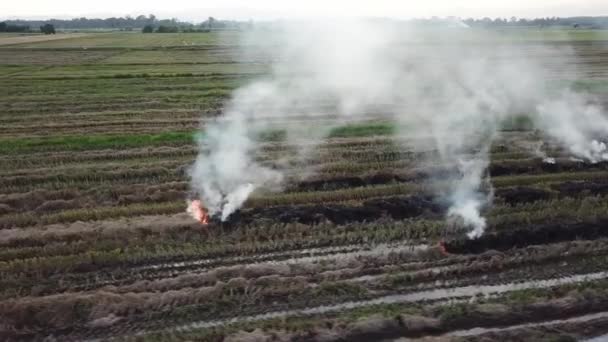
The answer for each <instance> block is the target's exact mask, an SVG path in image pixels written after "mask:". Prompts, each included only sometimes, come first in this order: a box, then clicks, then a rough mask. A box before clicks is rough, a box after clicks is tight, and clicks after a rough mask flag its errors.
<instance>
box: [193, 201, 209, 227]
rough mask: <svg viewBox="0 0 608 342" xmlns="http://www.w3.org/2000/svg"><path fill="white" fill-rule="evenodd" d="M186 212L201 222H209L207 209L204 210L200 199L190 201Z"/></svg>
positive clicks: (204, 223)
mask: <svg viewBox="0 0 608 342" xmlns="http://www.w3.org/2000/svg"><path fill="white" fill-rule="evenodd" d="M188 212H189V213H190V215H192V217H194V219H195V220H197V221H198V222H200V223H201V224H203V225H208V224H209V214H207V211H205V209H204V208H203V206H202V203H201V201H200V200H193V201H192V202H190V206H189V207H188Z"/></svg>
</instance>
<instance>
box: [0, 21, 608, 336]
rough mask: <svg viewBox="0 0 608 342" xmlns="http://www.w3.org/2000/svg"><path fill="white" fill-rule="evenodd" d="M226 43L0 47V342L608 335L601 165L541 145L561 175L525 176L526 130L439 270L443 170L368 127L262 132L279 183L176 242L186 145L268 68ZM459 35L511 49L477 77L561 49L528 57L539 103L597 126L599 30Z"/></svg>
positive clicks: (99, 39)
mask: <svg viewBox="0 0 608 342" xmlns="http://www.w3.org/2000/svg"><path fill="white" fill-rule="evenodd" d="M242 35H243V33H239V32H210V33H179V34H141V33H135V32H111V33H86V34H85V35H82V36H74V37H72V36H61V37H59V38H61V39H56V40H49V41H40V42H30V41H27V40H26V41H22V42H18V41H17V42H15V41H9V42H10V44H2V40H3V39H13V38H15V37H18V38H19V36H15V35H11V34H6V35H5V34H2V35H0V82H2V92H0V127H1V128H0V340H7V341H11V340H43V339H45V338H49V339H51V338H53V339H57V340H66V341H67V340H92V339H98V340H107V339H111V338H114V339H117V340H126V341H244V340H253V341H258V340H259V341H271V340H276V341H293V340H296V341H304V340H306V341H308V340H310V341H317V340H323V341H369V340H387V341H392V340H397V339H399V338H412V339H415V340H416V341H418V340H419V341H471V342H472V341H511V340H513V341H521V340H527V341H575V340H578V339H581V340H582V339H585V338H590V337H594V336H599V335H602V334H607V333H608V291H607V287H606V286H607V285H608V283H607V281H608V280H607V278H608V273H606V272H607V271H608V267H607V266H606V265H607V261H608V230H607V229H606V225H607V224H608V186H607V184H608V173H607V170H608V163H606V162H601V163H597V164H588V163H579V162H576V161H573V160H571V159H570V155H569V154H568V152H567V151H565V150H564V149H563V148H561V147H559V146H558V145H557V144H554V143H553V142H549V143H548V147H547V149H548V151H551V153H552V155H553V156H555V157H556V158H557V159H558V163H557V164H555V165H549V164H546V163H543V161H542V160H541V158H538V157H535V156H534V155H532V154H531V153H530V151H529V150H526V148H524V147H522V146H523V145H521V144H517V143H518V142H526V143H530V144H532V143H535V142H538V140H539V139H540V137H539V135H538V132H535V131H532V130H531V127H530V126H531V125H530V119H529V117H528V116H527V113H521V114H522V115H521V117H518V118H517V119H515V120H513V121H510V122H504V123H503V126H501V127H500V130H501V136H500V138H499V139H497V141H496V142H495V143H494V145H493V146H492V148H491V151H490V154H491V165H490V166H489V173H490V174H491V175H492V178H491V180H492V184H493V186H494V188H495V189H494V191H495V198H494V203H493V205H492V207H489V208H486V209H484V215H485V217H487V219H488V233H487V236H486V237H484V239H482V240H479V241H481V242H470V241H469V240H462V239H455V240H454V242H452V243H453V245H451V248H453V250H450V251H448V252H449V253H446V252H444V251H443V250H442V247H441V245H440V244H439V242H440V241H443V240H444V239H446V220H445V213H444V212H443V211H445V210H444V209H445V208H443V207H442V206H443V205H444V204H442V203H441V202H439V203H435V202H433V200H434V199H435V198H434V196H435V195H434V194H436V193H437V190H438V189H439V190H441V189H443V188H442V187H445V186H446V184H447V183H448V182H449V180H450V177H454V172H453V170H454V165H440V164H438V163H436V162H433V161H432V160H433V159H432V158H429V156H432V155H435V154H437V153H438V151H435V150H430V149H426V150H425V149H421V148H414V147H412V146H414V145H415V144H410V142H411V141H410V139H414V138H413V137H410V136H409V135H408V134H410V133H412V134H413V133H421V132H414V131H413V129H412V128H411V127H408V126H407V124H403V123H396V122H394V121H392V120H391V119H390V118H388V117H387V116H386V115H384V114H383V113H382V112H381V111H380V110H379V111H378V112H377V113H376V112H374V113H371V114H370V115H369V117H366V119H365V120H358V121H356V122H350V121H348V122H347V121H345V120H344V119H343V118H340V117H338V116H337V115H336V114H335V113H334V112H332V111H331V110H328V111H327V112H321V113H318V116H316V117H315V118H314V120H311V119H310V118H301V117H297V116H293V117H284V118H283V117H273V118H270V119H268V122H269V123H270V124H271V125H276V127H278V128H276V129H274V128H272V129H271V128H268V129H266V130H262V131H259V132H257V133H258V135H257V136H256V137H254V139H255V140H256V141H257V142H258V143H259V146H260V148H259V151H257V152H256V155H255V159H256V160H257V161H259V162H260V163H261V164H263V165H265V166H269V167H275V166H280V167H283V168H284V169H285V184H284V186H283V188H282V189H281V191H280V192H270V191H259V192H255V193H254V194H253V196H252V197H251V198H249V199H248V200H247V202H246V203H245V206H244V208H243V209H242V211H241V212H240V213H239V215H240V216H238V217H237V218H235V220H236V221H234V222H233V223H226V224H221V223H219V222H212V223H211V224H210V225H209V226H207V227H203V226H201V225H200V224H199V223H198V222H196V221H194V220H193V219H192V218H191V217H190V216H189V215H188V214H186V213H185V210H186V206H187V204H186V200H187V199H188V198H189V197H190V196H191V193H190V184H189V181H190V179H189V176H188V172H189V171H188V170H189V167H190V166H191V165H192V163H193V161H194V159H195V158H196V156H197V152H198V150H197V145H196V141H197V140H198V139H205V126H206V125H207V124H208V123H209V122H211V121H213V120H215V119H216V118H217V117H218V116H220V115H221V113H222V112H223V111H224V110H225V109H226V104H227V103H228V101H229V100H230V98H231V94H232V92H233V91H234V90H235V89H237V88H239V87H240V86H243V85H247V84H250V83H251V82H253V81H254V80H256V79H258V78H261V77H266V76H268V74H269V71H270V70H271V62H272V61H273V58H275V57H276V56H274V51H272V50H271V51H268V49H267V47H266V48H265V47H263V46H258V47H249V49H248V50H247V52H245V50H244V49H243V48H242V46H240V44H241V42H242V41H243V39H242V38H243V36H242ZM450 35H451V33H450V32H449V31H446V34H445V35H443V39H446V40H450V39H452V38H453V37H452V36H450ZM58 36H59V35H58ZM457 36H458V37H459V39H460V40H459V41H456V43H458V44H474V45H476V46H478V45H484V46H485V45H487V46H488V47H489V49H491V50H493V49H494V45H492V44H504V43H507V42H508V43H511V44H515V46H516V49H514V51H516V53H514V55H510V56H495V58H514V59H517V58H520V59H525V58H528V57H529V56H537V55H538V54H539V53H541V52H539V51H540V50H539V47H540V46H565V45H567V46H568V47H570V50H569V51H570V53H569V54H568V55H566V56H551V55H548V56H543V58H544V59H543V61H545V62H546V64H547V65H548V66H549V69H550V71H551V73H550V75H549V76H548V79H547V80H544V81H545V83H546V84H547V85H548V86H549V88H551V89H556V90H557V89H562V88H564V87H572V88H573V89H575V90H578V91H588V92H590V93H592V94H594V95H595V96H596V97H597V99H599V100H598V102H599V104H600V105H601V106H604V107H605V106H606V101H605V99H606V98H607V96H608V31H602V30H553V29H525V30H524V29H521V30H519V29H518V30H508V31H504V32H500V37H502V38H501V40H500V41H499V42H495V41H490V40H489V38H488V37H489V35H488V32H486V31H483V30H471V31H470V32H468V33H466V34H464V35H463V34H462V33H460V34H458V35H457ZM493 36H494V35H493ZM269 39H271V38H269ZM424 40H425V37H424V36H423V35H422V36H419V37H406V38H405V39H404V41H403V42H401V43H400V44H399V47H396V49H399V48H402V49H408V48H410V46H414V47H415V48H417V49H423V48H424V46H422V45H421V44H420V41H424ZM433 43H437V42H433ZM497 50H498V49H497ZM542 53H545V52H544V50H543V51H542ZM553 57H555V58H557V57H560V58H564V59H566V61H567V62H568V63H572V64H573V65H576V68H575V72H566V71H564V70H563V68H561V67H560V65H558V64H556V65H552V64H551V63H552V61H553V59H552V58H553ZM321 125H322V126H323V127H328V129H327V130H326V132H325V135H324V139H323V141H322V143H321V144H319V145H318V146H314V147H313V148H311V151H310V154H309V155H307V156H306V158H305V159H304V160H303V159H302V158H300V157H299V156H298V155H297V153H296V152H297V150H298V147H301V146H294V145H290V142H289V141H288V140H286V139H285V137H286V134H288V133H289V132H292V133H293V132H296V133H298V132H300V133H301V132H305V133H306V132H313V133H314V131H316V130H317V128H318V127H320V126H321ZM272 127H274V126H272ZM285 127H288V128H289V129H291V130H292V131H287V132H286V130H285V129H284V128H285ZM404 132H405V135H406V136H405V137H404V136H401V135H404ZM400 134H401V135H400ZM306 143H307V142H306V141H303V142H302V144H303V145H305V144H306ZM428 179H433V181H434V182H432V183H431V182H427V181H426V180H428ZM239 220H240V221H239ZM524 324H529V325H528V326H524ZM475 328H484V329H489V330H488V331H485V330H483V329H482V330H473V331H471V330H469V329H475ZM491 329H494V330H491ZM463 332H467V334H464V333H463ZM256 338H258V339H256Z"/></svg>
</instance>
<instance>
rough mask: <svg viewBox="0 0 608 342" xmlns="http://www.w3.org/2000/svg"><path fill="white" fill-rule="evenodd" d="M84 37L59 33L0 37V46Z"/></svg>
mask: <svg viewBox="0 0 608 342" xmlns="http://www.w3.org/2000/svg"><path fill="white" fill-rule="evenodd" d="M86 36H88V34H86V33H60V34H54V35H34V36H16V37H15V36H13V37H0V46H5V45H16V44H28V43H38V42H47V41H51V40H61V39H70V38H81V37H86Z"/></svg>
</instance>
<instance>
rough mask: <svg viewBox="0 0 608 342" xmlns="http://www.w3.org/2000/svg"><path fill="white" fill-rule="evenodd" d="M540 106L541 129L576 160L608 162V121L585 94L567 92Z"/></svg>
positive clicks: (538, 112) (538, 115) (538, 108)
mask: <svg viewBox="0 0 608 342" xmlns="http://www.w3.org/2000/svg"><path fill="white" fill-rule="evenodd" d="M560 95H561V96H560V97H559V98H557V99H553V100H551V101H543V102H541V103H540V104H539V105H538V107H537V117H536V118H537V121H538V126H539V127H540V128H541V129H543V131H545V132H546V133H547V134H549V135H550V136H552V137H554V138H555V139H557V140H558V141H559V142H561V143H562V144H563V145H564V146H565V147H566V148H567V149H568V150H569V151H570V153H572V154H573V155H574V156H575V157H578V158H581V159H583V160H586V161H588V162H591V163H597V162H600V161H606V160H608V151H607V150H606V143H605V142H603V141H599V140H596V139H606V138H608V119H607V118H606V114H605V113H603V112H602V109H601V108H600V107H599V106H597V105H593V104H592V103H591V100H590V99H588V98H587V97H586V96H584V95H582V94H577V93H573V92H571V91H565V92H563V93H561V94H560Z"/></svg>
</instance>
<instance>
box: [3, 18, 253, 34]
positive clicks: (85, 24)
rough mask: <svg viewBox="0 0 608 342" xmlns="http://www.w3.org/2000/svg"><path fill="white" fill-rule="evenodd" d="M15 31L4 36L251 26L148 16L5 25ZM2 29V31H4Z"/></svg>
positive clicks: (224, 21)
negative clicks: (47, 30)
mask: <svg viewBox="0 0 608 342" xmlns="http://www.w3.org/2000/svg"><path fill="white" fill-rule="evenodd" d="M3 24H4V25H5V26H6V27H9V28H11V31H7V30H6V29H5V30H4V31H0V32H31V30H30V27H43V26H44V25H52V26H53V27H54V28H56V29H61V30H86V29H115V30H116V29H117V30H126V31H131V30H141V29H143V28H147V29H146V31H145V32H149V30H150V28H151V29H152V32H161V33H163V32H201V31H205V30H223V29H241V28H244V27H246V26H248V25H250V24H249V23H248V22H239V21H232V20H219V19H215V18H213V17H209V18H208V19H207V20H205V21H203V22H201V23H198V24H193V23H189V22H183V21H179V20H178V19H176V18H172V19H158V18H157V17H156V16H155V15H154V14H150V15H148V16H145V15H138V16H136V17H131V16H126V17H118V18H117V17H112V18H106V19H98V18H91V19H89V18H84V17H82V18H74V19H69V20H65V19H49V20H7V21H5V22H4V23H3ZM0 29H1V28H0Z"/></svg>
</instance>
